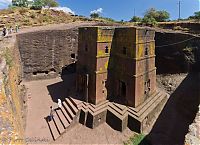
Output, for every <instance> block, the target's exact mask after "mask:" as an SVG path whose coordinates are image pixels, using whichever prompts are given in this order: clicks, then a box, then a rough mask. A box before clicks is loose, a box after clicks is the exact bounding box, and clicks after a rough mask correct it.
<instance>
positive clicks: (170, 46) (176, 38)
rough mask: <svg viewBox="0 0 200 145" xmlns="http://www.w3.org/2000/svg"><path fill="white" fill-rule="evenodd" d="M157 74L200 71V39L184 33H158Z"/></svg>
mask: <svg viewBox="0 0 200 145" xmlns="http://www.w3.org/2000/svg"><path fill="white" fill-rule="evenodd" d="M155 41H156V67H157V74H173V73H187V72H191V71H199V70H198V69H199V68H198V67H197V66H198V64H199V61H200V59H199V58H200V38H199V37H195V36H193V35H190V34H184V33H171V32H170V33H164V32H156V37H155Z"/></svg>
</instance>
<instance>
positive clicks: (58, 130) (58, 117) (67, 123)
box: [48, 98, 78, 140]
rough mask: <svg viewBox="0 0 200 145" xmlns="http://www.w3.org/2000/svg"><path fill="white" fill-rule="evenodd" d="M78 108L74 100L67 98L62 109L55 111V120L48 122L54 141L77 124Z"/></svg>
mask: <svg viewBox="0 0 200 145" xmlns="http://www.w3.org/2000/svg"><path fill="white" fill-rule="evenodd" d="M77 116H78V108H77V107H76V105H75V103H74V102H73V100H72V99H70V98H66V99H65V101H63V102H62V107H61V108H58V109H55V112H54V116H53V120H51V121H48V126H49V129H50V132H51V135H52V138H53V140H56V139H57V138H59V137H60V136H61V135H62V134H63V133H65V131H66V130H69V129H70V128H71V127H72V126H73V125H74V124H75V123H76V122H77V118H78V117H77Z"/></svg>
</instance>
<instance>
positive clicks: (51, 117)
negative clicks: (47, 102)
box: [49, 106, 54, 121]
mask: <svg viewBox="0 0 200 145" xmlns="http://www.w3.org/2000/svg"><path fill="white" fill-rule="evenodd" d="M50 109H51V110H50V115H49V116H50V120H49V121H51V120H53V114H54V109H53V107H52V106H51V107H50Z"/></svg>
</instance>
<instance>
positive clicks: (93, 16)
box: [90, 13, 99, 18]
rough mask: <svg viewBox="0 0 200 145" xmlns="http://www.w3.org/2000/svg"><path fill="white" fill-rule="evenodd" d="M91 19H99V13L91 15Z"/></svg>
mask: <svg viewBox="0 0 200 145" xmlns="http://www.w3.org/2000/svg"><path fill="white" fill-rule="evenodd" d="M90 17H91V18H99V14H98V13H91V14H90Z"/></svg>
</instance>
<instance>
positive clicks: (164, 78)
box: [157, 74, 200, 145]
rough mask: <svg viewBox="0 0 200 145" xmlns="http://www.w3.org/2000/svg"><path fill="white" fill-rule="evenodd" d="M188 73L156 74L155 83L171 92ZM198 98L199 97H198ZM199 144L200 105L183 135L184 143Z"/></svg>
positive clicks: (186, 144) (189, 144)
mask: <svg viewBox="0 0 200 145" xmlns="http://www.w3.org/2000/svg"><path fill="white" fill-rule="evenodd" d="M187 75H188V74H167V75H166V74H165V75H157V83H158V85H159V87H161V88H162V89H164V90H165V91H167V92H168V93H169V94H172V93H173V92H174V91H175V90H176V89H177V87H178V86H179V85H180V84H181V82H182V81H183V80H184V79H185V78H186V76H187ZM199 99H200V97H199ZM199 144H200V105H199V112H198V113H197V115H196V118H195V120H194V122H193V123H192V124H191V125H190V126H189V130H188V133H187V134H186V136H185V145H199Z"/></svg>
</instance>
